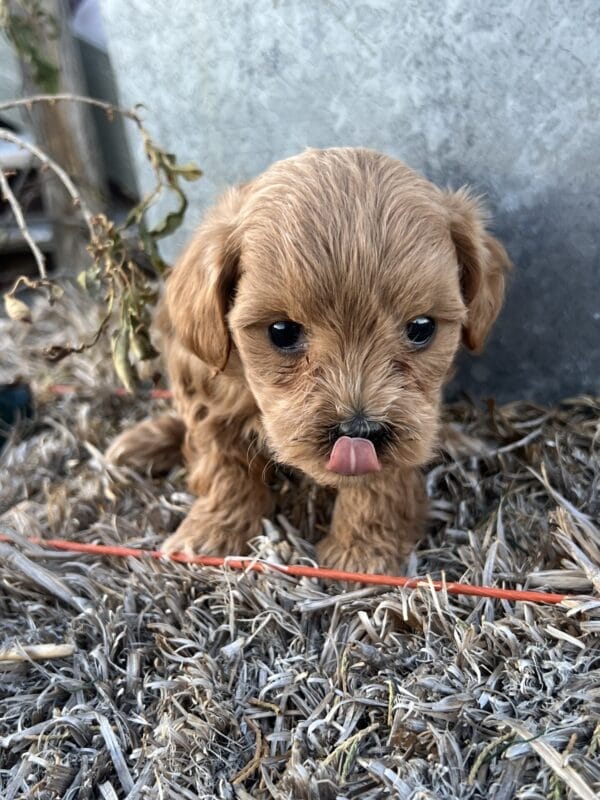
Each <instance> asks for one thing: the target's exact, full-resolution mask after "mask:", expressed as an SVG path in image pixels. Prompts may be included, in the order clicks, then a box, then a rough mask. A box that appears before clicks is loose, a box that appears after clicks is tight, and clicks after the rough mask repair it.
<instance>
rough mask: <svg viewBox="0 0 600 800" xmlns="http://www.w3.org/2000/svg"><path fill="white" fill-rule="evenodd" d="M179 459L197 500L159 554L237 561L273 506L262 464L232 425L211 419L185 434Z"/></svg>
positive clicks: (257, 532) (264, 460) (264, 468)
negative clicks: (231, 557) (234, 557)
mask: <svg viewBox="0 0 600 800" xmlns="http://www.w3.org/2000/svg"><path fill="white" fill-rule="evenodd" d="M184 454H185V458H186V462H187V466H188V486H189V488H190V490H191V491H192V492H194V494H196V495H198V499H197V500H196V501H195V502H194V504H193V505H192V507H191V509H190V511H189V513H188V515H187V517H186V518H185V519H184V520H183V522H182V523H181V525H180V526H179V528H178V529H177V530H176V531H175V533H174V534H173V535H172V536H170V537H169V538H168V539H167V540H166V542H165V543H164V545H163V547H162V549H163V551H164V552H166V553H174V552H183V553H187V554H188V555H192V554H199V555H211V556H227V555H242V554H243V553H245V552H246V551H247V548H248V541H249V540H250V539H252V538H253V537H254V536H258V535H259V534H260V532H261V520H262V517H264V516H266V515H268V514H269V513H270V511H271V510H272V506H273V498H272V493H271V490H270V489H269V488H268V486H266V485H265V483H264V477H265V470H266V466H267V462H266V459H265V458H264V456H263V455H262V454H260V453H256V452H253V446H252V445H251V443H250V442H249V440H248V438H247V437H244V436H243V435H242V434H241V433H240V432H238V431H237V430H236V425H235V422H232V421H231V420H227V421H223V420H216V421H215V420H213V419H211V418H208V419H206V420H204V421H203V422H201V423H199V424H197V425H196V426H195V427H194V429H193V430H188V433H187V436H186V443H185V446H184Z"/></svg>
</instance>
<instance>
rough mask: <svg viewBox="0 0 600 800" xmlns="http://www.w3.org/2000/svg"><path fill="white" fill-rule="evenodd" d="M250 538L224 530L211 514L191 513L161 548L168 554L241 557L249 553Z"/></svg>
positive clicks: (220, 522)
mask: <svg viewBox="0 0 600 800" xmlns="http://www.w3.org/2000/svg"><path fill="white" fill-rule="evenodd" d="M257 534H258V531H257ZM250 538H251V537H250V536H243V535H240V534H235V533H232V532H231V531H226V530H224V529H223V526H222V521H221V520H219V519H218V518H215V516H213V515H211V514H210V513H206V514H190V515H189V516H188V517H186V518H185V519H184V520H183V522H182V523H181V525H180V526H179V527H178V528H177V530H176V531H175V533H174V534H172V535H171V536H169V538H168V539H166V540H165V542H163V545H162V547H161V548H160V549H161V551H162V552H163V553H164V554H165V555H172V554H173V553H183V554H184V555H186V556H195V555H198V556H221V557H222V556H240V555H245V554H246V552H247V550H248V540H249V539H250Z"/></svg>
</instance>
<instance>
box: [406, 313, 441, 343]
mask: <svg viewBox="0 0 600 800" xmlns="http://www.w3.org/2000/svg"><path fill="white" fill-rule="evenodd" d="M434 333H435V320H433V319H431V317H417V318H416V319H413V320H412V321H411V322H409V323H408V325H407V326H406V335H407V336H408V338H409V341H410V342H411V344H412V345H414V347H425V346H426V345H428V344H429V342H430V341H431V340H432V338H433V334H434Z"/></svg>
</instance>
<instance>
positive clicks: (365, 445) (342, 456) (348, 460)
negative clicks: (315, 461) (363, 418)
mask: <svg viewBox="0 0 600 800" xmlns="http://www.w3.org/2000/svg"><path fill="white" fill-rule="evenodd" d="M327 469H328V470H329V471H330V472H337V474H338V475H366V474H367V473H368V472H378V471H379V470H380V469H381V466H380V464H379V459H378V458H377V453H376V452H375V448H374V447H373V442H370V441H369V440H368V439H360V438H358V437H356V438H355V437H352V438H351V437H350V436H341V437H340V438H339V439H338V440H337V441H336V443H335V444H334V445H333V450H332V451H331V455H330V456H329V461H328V462H327Z"/></svg>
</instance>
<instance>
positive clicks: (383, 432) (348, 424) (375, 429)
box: [331, 414, 388, 447]
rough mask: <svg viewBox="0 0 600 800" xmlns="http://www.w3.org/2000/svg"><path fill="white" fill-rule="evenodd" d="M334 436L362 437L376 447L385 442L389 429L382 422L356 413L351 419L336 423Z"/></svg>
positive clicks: (335, 437) (333, 430)
mask: <svg viewBox="0 0 600 800" xmlns="http://www.w3.org/2000/svg"><path fill="white" fill-rule="evenodd" d="M331 433H332V438H333V439H339V437H340V436H350V437H351V438H352V439H355V438H358V437H360V438H361V439H369V441H371V442H373V444H374V445H375V447H377V446H379V445H381V444H383V442H384V441H385V440H386V439H387V438H388V429H387V427H386V426H385V425H383V424H382V423H381V422H375V421H374V420H371V419H367V418H366V417H364V416H363V415H362V414H355V415H354V416H353V417H350V418H349V419H345V420H344V421H343V422H340V424H339V425H336V426H335V427H334V428H333V429H332V431H331Z"/></svg>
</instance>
